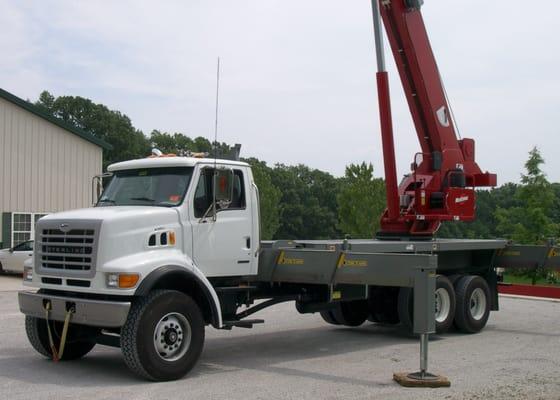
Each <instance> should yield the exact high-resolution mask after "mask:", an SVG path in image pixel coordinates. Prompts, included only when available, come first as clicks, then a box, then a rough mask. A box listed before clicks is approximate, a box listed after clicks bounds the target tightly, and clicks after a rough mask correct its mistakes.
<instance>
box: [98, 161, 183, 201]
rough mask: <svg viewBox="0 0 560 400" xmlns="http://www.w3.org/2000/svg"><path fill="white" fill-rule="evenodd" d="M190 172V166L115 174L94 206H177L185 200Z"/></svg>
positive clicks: (133, 170) (118, 172)
mask: <svg viewBox="0 0 560 400" xmlns="http://www.w3.org/2000/svg"><path fill="white" fill-rule="evenodd" d="M192 172H193V168H192V167H171V168H145V169H132V170H125V171H117V172H115V174H114V175H113V178H112V179H111V182H109V185H108V186H107V189H105V191H104V192H103V194H102V195H101V197H100V198H99V201H98V202H97V206H98V207H105V206H163V207H173V206H177V205H179V204H181V202H182V201H183V198H184V197H185V193H186V192H187V188H188V187H189V183H190V181H191V177H192Z"/></svg>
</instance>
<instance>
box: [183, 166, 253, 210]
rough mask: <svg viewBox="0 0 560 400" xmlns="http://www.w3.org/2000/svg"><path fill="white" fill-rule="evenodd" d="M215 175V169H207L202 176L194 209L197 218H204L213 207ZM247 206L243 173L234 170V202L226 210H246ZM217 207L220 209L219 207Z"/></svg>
mask: <svg viewBox="0 0 560 400" xmlns="http://www.w3.org/2000/svg"><path fill="white" fill-rule="evenodd" d="M213 175H214V169H212V168H205V169H204V170H202V172H201V174H200V178H199V180H198V184H197V185H196V190H195V193H194V204H193V209H194V216H195V218H202V216H203V215H204V213H205V212H206V211H207V210H208V209H209V208H210V207H211V206H212V201H213V200H214V187H213V186H212V179H213ZM245 206H246V201H245V184H244V181H243V172H242V171H241V170H234V171H233V196H232V201H231V203H230V204H229V205H228V206H227V208H225V209H224V210H228V209H244V208H245ZM217 207H218V208H219V205H218V206H217Z"/></svg>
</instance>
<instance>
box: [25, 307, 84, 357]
mask: <svg viewBox="0 0 560 400" xmlns="http://www.w3.org/2000/svg"><path fill="white" fill-rule="evenodd" d="M49 324H50V327H51V334H52V336H53V341H54V342H55V346H58V345H59V343H60V335H61V333H62V326H63V323H62V322H59V321H49ZM82 331H83V328H82V329H81V327H78V326H75V325H72V324H71V325H70V328H69V330H68V337H67V339H66V345H65V346H64V353H63V354H62V358H61V360H62V361H69V360H77V359H78V358H82V357H83V356H85V355H86V354H87V353H89V352H90V351H91V350H92V349H93V348H94V347H95V341H94V340H93V339H89V340H88V339H87V336H86V335H83V332H82ZM25 333H26V334H27V339H28V340H29V343H31V346H33V348H34V349H35V350H36V351H37V353H39V354H41V355H42V356H44V357H47V358H52V351H51V347H50V345H49V333H48V330H47V321H46V320H44V319H42V318H35V317H30V316H26V317H25Z"/></svg>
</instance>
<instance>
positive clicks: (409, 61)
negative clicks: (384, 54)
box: [372, 0, 496, 236]
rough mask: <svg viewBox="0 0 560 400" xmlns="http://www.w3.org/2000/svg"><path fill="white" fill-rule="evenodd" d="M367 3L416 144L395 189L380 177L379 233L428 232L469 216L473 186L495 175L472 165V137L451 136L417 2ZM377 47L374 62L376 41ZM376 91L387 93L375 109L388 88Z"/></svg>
mask: <svg viewBox="0 0 560 400" xmlns="http://www.w3.org/2000/svg"><path fill="white" fill-rule="evenodd" d="M372 4H373V6H374V19H375V18H376V9H377V8H378V10H379V14H380V16H381V19H382V20H383V25H384V26H385V31H386V33H387V37H388V40H389V43H390V46H391V50H392V53H393V56H394V59H395V63H396V66H397V69H398V72H399V76H400V79H401V82H402V85H403V89H404V92H405V95H406V99H407V102H408V106H409V108H410V113H411V115H412V119H413V122H414V126H415V129H416V133H417V136H418V140H419V142H420V148H421V151H420V152H419V153H417V154H416V155H415V157H414V160H413V162H412V172H411V173H410V174H408V175H406V176H405V179H403V181H402V182H401V183H400V185H399V187H398V189H397V190H396V191H397V192H398V193H395V185H394V183H393V181H394V179H386V182H387V200H388V207H389V208H388V210H387V211H386V212H385V213H384V215H383V217H382V219H381V232H380V236H384V235H387V236H400V235H402V236H431V235H433V234H434V233H435V232H436V231H437V229H438V228H439V226H440V223H441V221H446V220H455V221H471V220H473V219H474V216H475V192H474V187H477V186H496V175H495V174H490V173H487V172H486V173H483V172H482V170H481V169H480V167H479V166H478V164H477V163H476V161H475V143H474V140H473V139H462V140H459V139H458V138H457V132H456V126H455V124H454V121H453V118H452V114H451V111H450V107H449V104H448V100H447V96H446V93H445V89H444V86H443V83H442V80H441V75H440V73H439V69H438V66H437V63H436V59H435V57H434V53H433V51H432V47H431V45H430V41H429V38H428V34H427V31H426V27H425V25H424V20H423V18H422V13H421V6H422V4H423V1H422V0H373V2H372ZM374 21H375V20H374ZM377 36H379V35H378V33H376V38H377ZM377 46H378V60H379V53H380V52H379V43H377ZM378 75H379V73H378ZM378 86H379V85H378ZM379 92H380V95H381V94H383V95H384V96H386V97H387V98H386V99H383V100H384V101H381V100H380V107H381V108H383V107H389V106H386V105H385V104H388V103H389V99H388V96H389V91H388V89H387V88H383V87H379ZM385 93H386V95H385ZM381 115H382V116H383V115H386V116H389V117H390V112H384V111H383V110H381ZM382 119H383V121H382V136H383V139H384V143H392V141H393V137H392V136H393V134H392V126H391V122H390V121H389V122H388V121H387V118H382ZM387 127H388V128H387ZM384 157H385V174H386V178H391V175H393V176H394V175H395V172H394V171H387V169H388V167H389V169H390V170H391V169H394V167H393V166H392V165H394V154H393V155H392V154H387V153H386V152H385V154H384ZM391 158H393V160H391ZM397 199H398V201H399V204H398V208H399V212H398V213H396V212H395V208H396V207H395V203H396V200H397Z"/></svg>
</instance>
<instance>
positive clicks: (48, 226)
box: [35, 221, 100, 276]
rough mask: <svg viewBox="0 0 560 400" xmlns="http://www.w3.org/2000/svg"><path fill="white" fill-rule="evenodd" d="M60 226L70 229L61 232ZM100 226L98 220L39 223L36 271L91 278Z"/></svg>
mask: <svg viewBox="0 0 560 400" xmlns="http://www.w3.org/2000/svg"><path fill="white" fill-rule="evenodd" d="M61 225H64V227H69V228H67V229H64V231H63V230H61ZM99 225H100V223H98V222H97V221H75V222H73V221H72V222H68V223H66V222H64V223H61V221H39V223H38V226H37V229H36V232H37V238H36V240H37V244H36V247H35V248H36V254H35V263H36V267H37V268H38V270H39V272H44V273H48V274H49V275H58V276H68V275H71V276H74V275H76V276H77V275H79V276H93V274H94V273H95V259H96V254H97V238H98V233H99Z"/></svg>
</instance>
